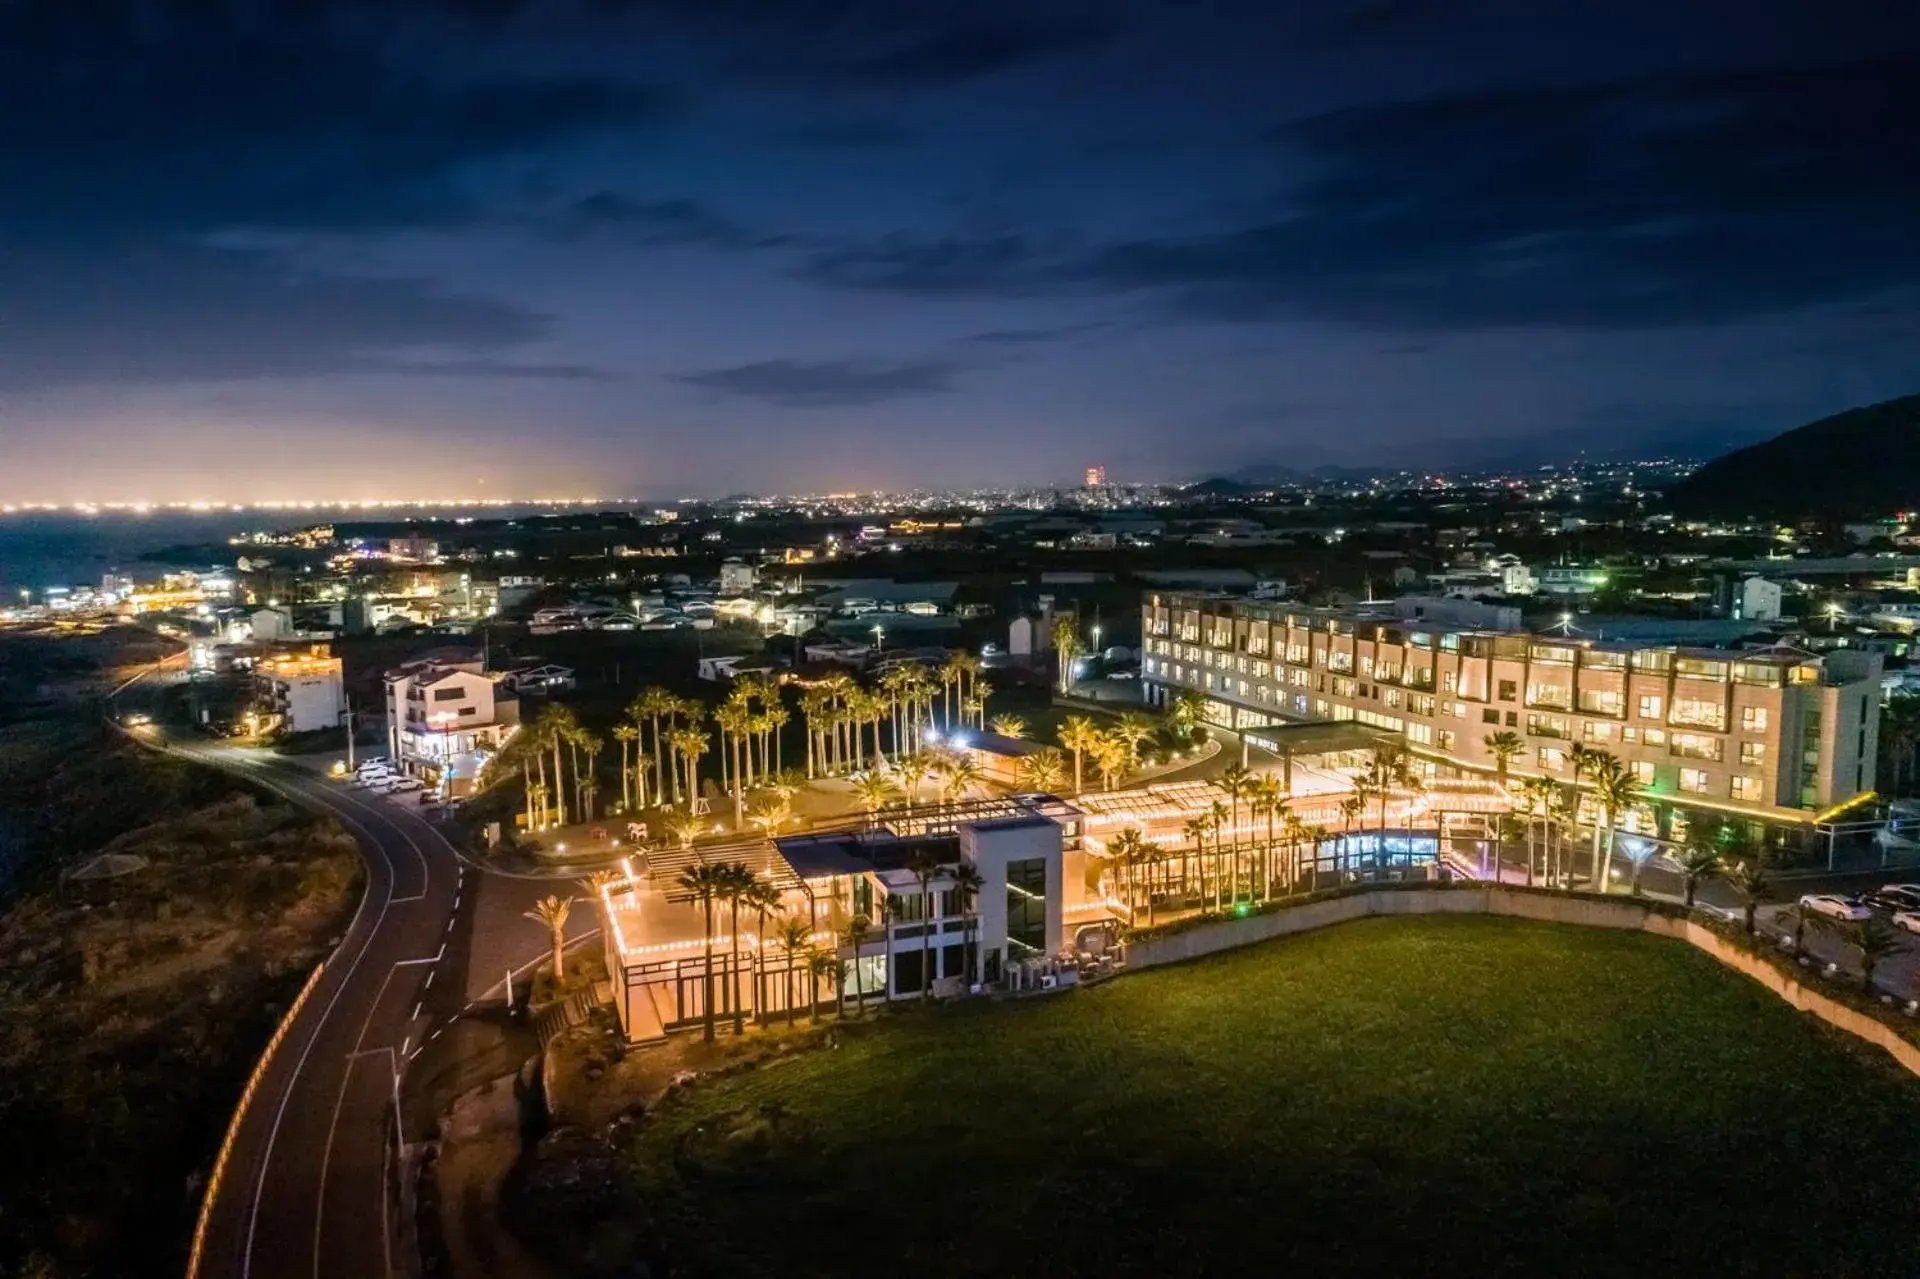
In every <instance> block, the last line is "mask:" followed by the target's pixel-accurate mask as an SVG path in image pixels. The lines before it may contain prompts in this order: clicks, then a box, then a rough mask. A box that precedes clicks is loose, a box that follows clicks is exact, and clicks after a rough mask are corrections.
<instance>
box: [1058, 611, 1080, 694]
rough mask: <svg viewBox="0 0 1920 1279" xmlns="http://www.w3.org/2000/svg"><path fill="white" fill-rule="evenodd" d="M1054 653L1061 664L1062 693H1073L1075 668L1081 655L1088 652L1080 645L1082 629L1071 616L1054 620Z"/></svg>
mask: <svg viewBox="0 0 1920 1279" xmlns="http://www.w3.org/2000/svg"><path fill="white" fill-rule="evenodd" d="M1053 651H1054V652H1055V653H1056V654H1058V656H1059V662H1060V691H1061V692H1063V693H1071V692H1072V691H1073V676H1074V672H1073V667H1074V663H1075V662H1076V661H1077V660H1078V659H1079V657H1080V654H1082V653H1084V652H1085V651H1086V649H1085V648H1083V647H1082V646H1081V643H1080V627H1079V625H1078V624H1077V621H1076V619H1075V618H1073V617H1071V616H1063V617H1056V618H1054V619H1053Z"/></svg>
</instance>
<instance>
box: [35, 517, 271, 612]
mask: <svg viewBox="0 0 1920 1279" xmlns="http://www.w3.org/2000/svg"><path fill="white" fill-rule="evenodd" d="M268 519H269V520H270V519H271V517H268ZM261 527H268V528H271V527H274V525H273V524H272V523H270V522H263V520H262V517H261V515H259V514H258V513H234V512H230V511H223V512H218V513H215V512H208V513H207V514H204V515H195V514H185V513H180V514H174V513H168V514H153V515H135V514H131V513H127V514H120V513H103V514H100V515H95V516H87V515H75V514H71V513H69V512H65V511H57V512H47V511H32V512H15V513H12V514H0V600H13V599H17V598H18V597H19V594H20V592H21V591H23V590H28V591H32V592H33V593H34V595H35V596H36V597H38V596H39V594H40V593H41V592H42V591H45V590H46V589H47V588H48V587H53V586H98V585H99V584H100V579H101V577H102V576H103V575H104V574H106V573H109V572H114V573H125V574H128V575H130V576H131V577H133V578H134V579H135V580H136V581H151V580H153V579H154V578H157V577H159V576H160V575H161V574H162V573H163V572H166V571H167V570H169V569H179V568H208V567H211V565H208V564H202V563H197V562H181V563H177V564H175V563H156V562H152V561H144V560H142V559H141V558H140V556H141V555H142V554H145V553H147V552H149V551H157V550H159V549H161V548H162V547H167V546H178V545H182V544H187V543H199V542H215V543H223V542H225V541H226V540H227V539H228V538H229V537H232V536H234V535H235V534H238V533H245V532H248V531H250V530H253V529H256V528H261ZM220 561H221V562H224V563H228V564H231V563H232V561H233V557H232V556H231V555H222V556H221V557H220Z"/></svg>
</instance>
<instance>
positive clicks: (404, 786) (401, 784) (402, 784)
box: [387, 777, 426, 795]
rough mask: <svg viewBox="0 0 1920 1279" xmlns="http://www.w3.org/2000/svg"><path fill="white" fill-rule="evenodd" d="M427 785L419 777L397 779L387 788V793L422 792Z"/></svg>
mask: <svg viewBox="0 0 1920 1279" xmlns="http://www.w3.org/2000/svg"><path fill="white" fill-rule="evenodd" d="M425 785H426V783H425V782H423V781H421V780H420V779H419V778H418V777H396V778H395V779H394V781H393V785H391V786H389V787H387V793H388V794H390V795H392V794H398V793H399V792H401V791H410V790H420V789H422V788H423V787H424V786H425Z"/></svg>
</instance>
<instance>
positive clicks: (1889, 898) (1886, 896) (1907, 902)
mask: <svg viewBox="0 0 1920 1279" xmlns="http://www.w3.org/2000/svg"><path fill="white" fill-rule="evenodd" d="M1867 905H1869V906H1878V907H1879V908H1880V909H1881V910H1893V911H1900V910H1920V892H1909V891H1907V886H1906V885H1904V884H1888V885H1887V886H1886V887H1885V888H1882V889H1880V890H1879V891H1878V892H1872V893H1868V894H1867Z"/></svg>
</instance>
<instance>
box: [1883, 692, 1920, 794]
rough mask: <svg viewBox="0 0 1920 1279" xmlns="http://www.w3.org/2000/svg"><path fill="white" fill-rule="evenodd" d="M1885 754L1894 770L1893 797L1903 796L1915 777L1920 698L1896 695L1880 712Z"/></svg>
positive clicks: (1919, 742) (1919, 745)
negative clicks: (1914, 766)
mask: <svg viewBox="0 0 1920 1279" xmlns="http://www.w3.org/2000/svg"><path fill="white" fill-rule="evenodd" d="M1880 745H1881V748H1882V750H1881V753H1882V755H1883V756H1884V757H1885V758H1886V759H1887V761H1888V763H1889V764H1890V765H1891V766H1892V770H1893V777H1892V786H1891V790H1892V793H1893V794H1895V795H1898V794H1901V793H1902V792H1903V791H1904V790H1905V789H1906V783H1907V779H1908V778H1909V777H1910V776H1912V772H1913V757H1914V750H1915V748H1916V747H1920V696H1916V695H1915V694H1912V693H1896V694H1894V696H1892V697H1890V698H1888V699H1887V704H1886V705H1885V706H1883V707H1882V708H1881V709H1880Z"/></svg>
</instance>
